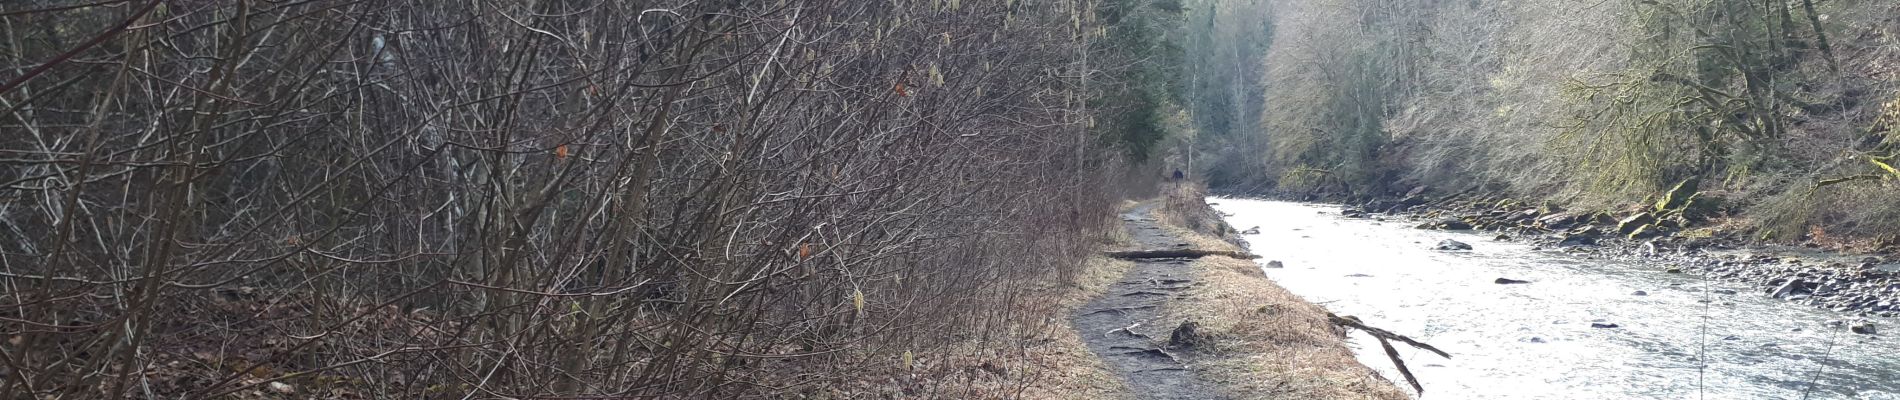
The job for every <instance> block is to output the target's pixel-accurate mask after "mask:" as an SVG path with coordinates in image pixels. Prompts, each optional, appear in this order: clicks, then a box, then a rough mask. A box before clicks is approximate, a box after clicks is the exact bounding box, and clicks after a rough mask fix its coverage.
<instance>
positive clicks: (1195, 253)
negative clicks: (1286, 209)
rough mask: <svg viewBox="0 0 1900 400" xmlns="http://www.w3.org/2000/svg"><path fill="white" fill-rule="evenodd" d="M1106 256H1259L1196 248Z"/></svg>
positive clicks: (1129, 252)
mask: <svg viewBox="0 0 1900 400" xmlns="http://www.w3.org/2000/svg"><path fill="white" fill-rule="evenodd" d="M1108 256H1109V257H1114V258H1118V259H1123V260H1147V259H1156V258H1201V257H1207V256H1224V257H1233V258H1239V259H1243V260H1251V259H1255V258H1260V256H1256V255H1253V254H1249V253H1246V252H1240V251H1227V250H1196V249H1171V250H1131V251H1111V252H1108Z"/></svg>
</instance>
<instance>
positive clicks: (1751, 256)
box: [1340, 193, 1900, 317]
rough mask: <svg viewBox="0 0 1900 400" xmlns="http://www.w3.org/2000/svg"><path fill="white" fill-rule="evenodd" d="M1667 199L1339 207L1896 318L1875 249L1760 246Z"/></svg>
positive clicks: (1816, 236) (1816, 242)
mask: <svg viewBox="0 0 1900 400" xmlns="http://www.w3.org/2000/svg"><path fill="white" fill-rule="evenodd" d="M1668 199H1669V196H1668V195H1665V197H1664V198H1663V200H1659V201H1658V202H1657V204H1654V205H1651V206H1647V207H1641V208H1632V209H1629V210H1623V211H1621V212H1608V211H1587V210H1566V209H1564V208H1562V207H1558V206H1554V205H1549V204H1533V203H1527V202H1522V201H1518V200H1515V199H1510V198H1504V197H1498V196H1474V195H1453V196H1447V197H1444V198H1432V197H1430V196H1427V195H1423V194H1421V193H1411V194H1408V195H1407V196H1404V197H1400V198H1396V199H1393V198H1386V199H1374V200H1370V201H1363V202H1358V203H1357V204H1349V205H1345V206H1342V208H1341V210H1340V213H1341V215H1342V216H1345V217H1349V218H1369V219H1379V220H1388V221H1404V222H1407V223H1409V224H1412V225H1413V226H1414V227H1416V228H1419V229H1436V230H1460V231H1462V230H1469V231H1482V232H1494V233H1496V234H1497V235H1496V236H1495V237H1494V238H1493V239H1494V240H1500V241H1514V242H1524V243H1529V244H1533V245H1535V246H1537V247H1538V248H1542V249H1547V250H1553V251H1561V252H1565V253H1570V254H1574V255H1579V256H1584V257H1591V258H1601V259H1619V260H1633V261H1641V262H1645V263H1650V264H1654V265H1655V267H1656V268H1657V269H1660V270H1664V271H1671V272H1674V273H1684V274H1697V275H1704V276H1707V277H1709V278H1713V279H1720V280H1726V281H1732V282H1738V283H1746V284H1749V285H1751V286H1752V287H1755V288H1756V289H1758V290H1759V291H1760V292H1762V293H1764V294H1767V295H1769V296H1772V297H1775V298H1779V299H1783V300H1788V301H1793V302H1797V303H1801V304H1806V305H1810V306H1814V307H1819V308H1824V309H1828V310H1832V311H1836V312H1843V313H1848V314H1850V315H1852V316H1862V317H1872V316H1879V317H1896V316H1900V258H1895V257H1894V256H1893V255H1892V254H1891V252H1890V250H1886V249H1885V247H1883V246H1881V245H1879V244H1877V243H1869V241H1866V240H1848V239H1842V238H1833V237H1828V236H1826V235H1825V234H1822V233H1819V232H1816V233H1811V234H1809V235H1806V236H1805V238H1806V239H1804V240H1803V241H1802V242H1800V243H1794V244H1791V245H1777V244H1772V243H1767V242H1765V241H1762V240H1756V239H1757V238H1751V237H1750V232H1752V231H1753V230H1752V229H1749V226H1750V224H1749V223H1748V222H1746V220H1745V219H1743V217H1741V216H1737V215H1733V214H1731V213H1730V212H1729V211H1730V210H1727V209H1724V208H1722V207H1721V206H1720V205H1718V203H1715V202H1709V203H1705V204H1702V205H1698V204H1696V203H1697V202H1696V201H1694V200H1688V201H1674V202H1672V201H1670V200H1668ZM1870 250H1871V251H1884V252H1886V253H1884V254H1883V253H1868V252H1866V251H1870Z"/></svg>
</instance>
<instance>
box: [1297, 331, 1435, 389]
mask: <svg viewBox="0 0 1900 400" xmlns="http://www.w3.org/2000/svg"><path fill="white" fill-rule="evenodd" d="M1326 319H1327V320H1329V321H1332V323H1333V325H1338V326H1340V327H1344V328H1353V329H1358V330H1360V331H1363V332H1365V333H1366V334H1368V335H1372V337H1373V338H1375V339H1379V346H1380V347H1384V348H1385V356H1386V357H1387V358H1391V359H1392V365H1393V366H1395V367H1398V369H1399V375H1404V376H1405V383H1409V384H1412V390H1414V391H1417V392H1418V394H1421V395H1423V394H1425V387H1424V386H1423V385H1419V384H1418V377H1414V376H1412V370H1411V369H1410V368H1406V367H1405V360H1401V359H1399V349H1397V348H1393V347H1392V342H1391V341H1393V340H1397V341H1400V342H1405V344H1408V345H1412V347H1416V348H1420V349H1424V350H1426V351H1430V352H1432V353H1435V354H1438V356H1440V357H1444V358H1451V354H1450V353H1446V352H1445V351H1444V350H1439V349H1438V348H1437V347H1432V345H1429V344H1425V343H1424V342H1420V341H1417V340H1412V338H1409V337H1405V335H1400V334H1396V333H1392V332H1390V331H1387V330H1384V329H1379V328H1374V327H1370V326H1366V324H1365V323H1364V322H1360V321H1359V318H1357V317H1353V316H1350V315H1348V316H1344V317H1341V316H1338V315H1333V313H1326Z"/></svg>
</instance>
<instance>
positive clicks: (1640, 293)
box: [1630, 290, 1649, 296]
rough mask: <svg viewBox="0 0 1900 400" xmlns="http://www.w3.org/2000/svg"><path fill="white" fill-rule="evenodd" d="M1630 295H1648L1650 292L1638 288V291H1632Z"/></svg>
mask: <svg viewBox="0 0 1900 400" xmlns="http://www.w3.org/2000/svg"><path fill="white" fill-rule="evenodd" d="M1630 295H1631V296H1648V295H1649V292H1645V291H1641V290H1638V291H1634V292H1630Z"/></svg>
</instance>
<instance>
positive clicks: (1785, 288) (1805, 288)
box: [1768, 278, 1814, 299]
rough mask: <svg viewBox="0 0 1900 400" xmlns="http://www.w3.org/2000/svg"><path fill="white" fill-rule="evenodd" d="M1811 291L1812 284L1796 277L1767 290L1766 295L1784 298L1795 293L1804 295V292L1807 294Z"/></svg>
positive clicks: (1812, 290)
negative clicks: (1769, 290) (1771, 289)
mask: <svg viewBox="0 0 1900 400" xmlns="http://www.w3.org/2000/svg"><path fill="white" fill-rule="evenodd" d="M1812 292H1814V285H1813V284H1810V283H1808V282H1807V281H1804V280H1801V279H1798V278H1797V279H1789V280H1788V282H1787V283H1783V284H1781V286H1778V287H1775V290H1774V291H1771V292H1769V293H1768V296H1769V297H1774V298H1777V299H1785V298H1789V297H1793V296H1797V295H1804V294H1808V293H1812Z"/></svg>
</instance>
